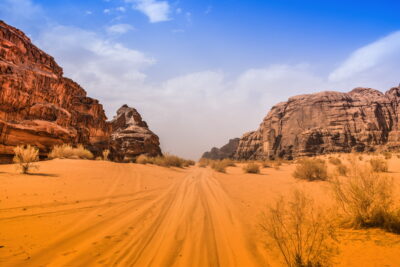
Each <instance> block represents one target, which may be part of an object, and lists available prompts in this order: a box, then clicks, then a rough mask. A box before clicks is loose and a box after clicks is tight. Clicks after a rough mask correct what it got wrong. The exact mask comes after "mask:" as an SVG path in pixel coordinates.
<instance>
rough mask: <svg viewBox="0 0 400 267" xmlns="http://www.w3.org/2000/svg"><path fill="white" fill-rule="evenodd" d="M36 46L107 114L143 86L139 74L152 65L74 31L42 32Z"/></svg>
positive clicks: (122, 48) (134, 53)
mask: <svg viewBox="0 0 400 267" xmlns="http://www.w3.org/2000/svg"><path fill="white" fill-rule="evenodd" d="M36 43H37V44H38V45H39V47H41V48H42V49H43V50H45V51H46V52H48V53H49V54H51V55H52V56H54V57H55V59H56V60H57V62H58V63H59V64H60V65H61V66H62V67H63V68H64V73H65V76H66V77H70V78H72V79H73V80H75V81H77V82H79V83H80V84H81V85H82V86H83V87H84V88H85V89H86V90H87V91H88V94H89V95H90V96H92V97H94V98H98V99H100V100H101V102H102V103H104V106H105V107H106V108H107V110H112V112H110V113H109V114H112V113H113V112H114V111H115V110H116V108H117V106H116V105H117V104H120V103H119V101H125V99H126V98H125V97H124V96H125V95H126V94H129V93H131V92H132V91H133V90H134V88H136V87H138V86H141V85H142V84H143V81H144V80H145V78H146V74H145V73H144V72H143V70H144V69H146V68H147V67H149V66H151V65H152V64H154V63H155V60H154V59H152V58H150V57H148V56H146V55H145V54H143V53H142V52H139V51H136V50H133V49H130V48H127V47H125V46H124V45H122V44H119V43H116V42H112V41H109V40H107V39H103V38H101V37H100V36H98V35H97V34H95V33H93V32H89V31H85V30H82V29H79V28H74V27H65V26H57V27H53V28H50V29H46V30H44V31H43V32H42V34H41V35H40V36H39V38H38V39H37V40H36ZM134 95H135V94H134ZM135 96H137V95H135ZM133 104H134V103H133Z"/></svg>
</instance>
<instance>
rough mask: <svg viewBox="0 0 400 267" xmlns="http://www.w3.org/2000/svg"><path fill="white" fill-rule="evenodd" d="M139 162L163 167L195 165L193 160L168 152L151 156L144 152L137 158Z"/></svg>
mask: <svg viewBox="0 0 400 267" xmlns="http://www.w3.org/2000/svg"><path fill="white" fill-rule="evenodd" d="M136 163H138V164H154V165H158V166H162V167H177V168H184V167H188V166H192V165H195V162H194V161H193V160H186V159H183V158H180V157H178V156H175V155H170V154H166V155H163V156H158V157H149V156H146V155H144V154H142V155H139V156H138V157H137V158H136Z"/></svg>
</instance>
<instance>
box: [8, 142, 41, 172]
mask: <svg viewBox="0 0 400 267" xmlns="http://www.w3.org/2000/svg"><path fill="white" fill-rule="evenodd" d="M14 154H15V155H14V158H13V162H14V163H16V164H18V169H19V170H20V171H21V173H24V174H26V173H28V172H29V170H30V169H32V168H37V166H36V165H34V162H36V161H39V149H37V148H36V147H33V146H31V145H27V146H22V145H21V146H17V147H15V148H14Z"/></svg>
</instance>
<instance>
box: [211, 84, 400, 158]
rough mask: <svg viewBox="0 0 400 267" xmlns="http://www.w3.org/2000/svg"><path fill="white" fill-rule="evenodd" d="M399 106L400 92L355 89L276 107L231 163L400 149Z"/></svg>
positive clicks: (239, 147)
mask: <svg viewBox="0 0 400 267" xmlns="http://www.w3.org/2000/svg"><path fill="white" fill-rule="evenodd" d="M399 105H400V87H394V88H392V89H390V90H389V91H387V92H386V93H382V92H380V91H377V90H374V89H371V88H355V89H353V90H352V91H351V92H348V93H342V92H333V91H329V92H320V93H314V94H307V95H298V96H294V97H291V98H289V99H288V101H286V102H282V103H279V104H277V105H275V106H273V107H272V108H271V110H270V112H269V113H268V114H267V116H266V117H265V118H264V120H263V122H262V123H261V124H260V126H259V128H258V129H257V130H256V131H253V132H249V133H245V134H244V135H243V136H242V137H241V138H240V141H239V142H238V145H237V147H236V148H235V152H234V153H233V156H231V158H234V159H239V160H240V159H259V160H260V159H261V160H262V159H275V158H286V159H292V158H296V157H302V156H315V155H320V154H326V153H334V152H352V151H358V152H362V151H376V150H394V149H398V148H399V147H400V133H399V129H400V124H399V120H400V118H399V117H400V110H399V109H400V107H399ZM214 150H215V149H214ZM218 153H219V152H218V151H214V154H218Z"/></svg>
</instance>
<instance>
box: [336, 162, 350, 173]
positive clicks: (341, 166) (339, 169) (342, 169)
mask: <svg viewBox="0 0 400 267" xmlns="http://www.w3.org/2000/svg"><path fill="white" fill-rule="evenodd" d="M348 170H349V168H348V167H347V166H346V165H344V164H342V163H341V164H339V165H337V166H336V172H337V173H338V174H339V175H341V176H347V172H348Z"/></svg>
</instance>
